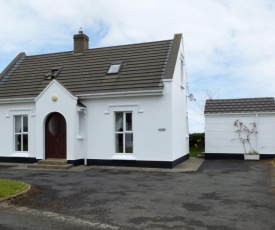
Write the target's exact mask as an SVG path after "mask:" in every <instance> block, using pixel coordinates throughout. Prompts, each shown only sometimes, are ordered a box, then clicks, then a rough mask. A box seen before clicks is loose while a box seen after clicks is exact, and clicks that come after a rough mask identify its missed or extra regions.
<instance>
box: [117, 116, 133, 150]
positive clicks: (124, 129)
mask: <svg viewBox="0 0 275 230" xmlns="http://www.w3.org/2000/svg"><path fill="white" fill-rule="evenodd" d="M117 113H123V120H122V124H123V131H116V124H115V127H114V130H115V154H127V155H132V154H134V130H133V111H116V112H115V116H114V120H115V123H116V115H117ZM127 113H130V114H131V116H132V130H131V131H127V130H126V114H127ZM116 134H123V152H122V153H119V152H117V151H116ZM126 134H132V137H133V140H132V142H133V152H132V153H126V152H125V145H126V141H125V136H126Z"/></svg>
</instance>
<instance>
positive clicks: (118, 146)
mask: <svg viewBox="0 0 275 230" xmlns="http://www.w3.org/2000/svg"><path fill="white" fill-rule="evenodd" d="M116 153H123V134H122V133H119V134H116Z"/></svg>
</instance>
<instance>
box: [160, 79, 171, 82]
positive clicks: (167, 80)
mask: <svg viewBox="0 0 275 230" xmlns="http://www.w3.org/2000/svg"><path fill="white" fill-rule="evenodd" d="M162 81H163V82H172V81H173V79H163V80H162Z"/></svg>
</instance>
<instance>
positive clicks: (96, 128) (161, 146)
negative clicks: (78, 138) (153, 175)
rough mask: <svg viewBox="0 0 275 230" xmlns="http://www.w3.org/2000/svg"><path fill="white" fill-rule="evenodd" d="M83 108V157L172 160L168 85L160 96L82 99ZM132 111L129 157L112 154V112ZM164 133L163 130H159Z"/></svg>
mask: <svg viewBox="0 0 275 230" xmlns="http://www.w3.org/2000/svg"><path fill="white" fill-rule="evenodd" d="M82 103H84V104H85V105H86V106H87V127H88V135H87V138H88V140H87V147H88V148H87V150H88V151H87V158H88V159H105V160H112V159H124V160H140V161H172V124H171V114H172V112H171V84H170V85H169V84H168V85H165V87H164V92H163V95H162V96H161V95H160V96H143V97H142V96H141V97H128V98H127V97H125V98H121V97H120V98H105V99H103V98H101V99H89V100H88V99H86V100H82ZM116 111H132V112H133V115H132V116H133V134H134V137H133V140H134V141H133V143H134V144H133V145H134V146H133V149H134V150H133V154H116V153H115V134H114V130H115V112H116ZM160 130H164V131H160Z"/></svg>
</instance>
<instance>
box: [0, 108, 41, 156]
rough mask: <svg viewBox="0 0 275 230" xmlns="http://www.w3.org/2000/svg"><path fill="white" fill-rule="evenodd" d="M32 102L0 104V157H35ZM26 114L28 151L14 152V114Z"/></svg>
mask: <svg viewBox="0 0 275 230" xmlns="http://www.w3.org/2000/svg"><path fill="white" fill-rule="evenodd" d="M34 113H35V109H34V103H21V104H14V103H11V104H0V124H1V126H0V146H1V147H0V157H35V119H36V117H35V115H34ZM15 115H28V124H29V127H28V152H16V151H15V147H14V143H15V141H14V138H15V137H14V116H15Z"/></svg>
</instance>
